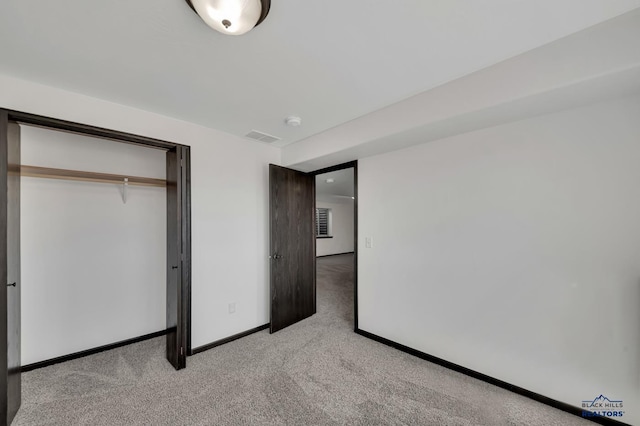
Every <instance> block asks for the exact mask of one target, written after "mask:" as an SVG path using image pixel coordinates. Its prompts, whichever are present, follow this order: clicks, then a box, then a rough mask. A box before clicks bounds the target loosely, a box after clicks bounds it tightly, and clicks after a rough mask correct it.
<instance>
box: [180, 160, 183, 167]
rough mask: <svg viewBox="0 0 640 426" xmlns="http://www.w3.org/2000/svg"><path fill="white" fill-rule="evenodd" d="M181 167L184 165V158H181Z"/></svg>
mask: <svg viewBox="0 0 640 426" xmlns="http://www.w3.org/2000/svg"><path fill="white" fill-rule="evenodd" d="M180 167H184V158H182V159H180Z"/></svg>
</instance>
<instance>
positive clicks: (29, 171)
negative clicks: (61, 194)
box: [20, 165, 167, 186]
mask: <svg viewBox="0 0 640 426" xmlns="http://www.w3.org/2000/svg"><path fill="white" fill-rule="evenodd" d="M20 174H21V175H22V176H29V177H39V178H46V179H66V180H79V181H84V182H100V183H117V184H122V183H123V182H124V181H125V178H126V179H128V181H127V183H128V184H129V185H143V186H167V182H166V181H165V180H164V179H155V178H147V177H140V176H127V175H113V174H109V173H95V172H83V171H79V170H66V169H52V168H49V167H36V166H25V165H22V166H20Z"/></svg>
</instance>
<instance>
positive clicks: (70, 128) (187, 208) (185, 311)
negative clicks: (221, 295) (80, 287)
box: [0, 108, 191, 369]
mask: <svg viewBox="0 0 640 426" xmlns="http://www.w3.org/2000/svg"><path fill="white" fill-rule="evenodd" d="M0 114H7V116H8V119H9V121H14V122H17V123H19V124H28V125H33V126H39V127H45V128H49V129H53V130H61V131H67V132H71V133H77V134H81V135H86V136H94V137H98V138H102V139H107V140H111V141H114V142H117V143H128V144H133V145H139V146H145V147H149V148H159V149H164V150H167V151H177V152H179V153H182V158H183V159H184V160H185V161H183V162H182V165H181V166H182V173H181V174H182V179H181V180H180V190H179V191H178V194H179V195H178V197H179V198H178V202H179V204H180V206H181V208H180V209H178V210H179V212H178V213H177V216H176V217H173V218H169V216H168V217H167V220H177V221H179V223H180V228H181V230H182V232H180V235H181V238H180V240H179V241H176V240H172V241H173V244H176V245H178V247H177V250H178V252H179V253H181V254H182V267H181V273H180V279H179V283H178V286H179V291H178V292H173V294H177V295H178V296H177V297H178V300H175V301H174V303H175V305H177V306H180V308H181V309H180V312H179V315H178V321H177V327H176V328H177V330H175V329H174V330H167V331H168V332H177V334H178V336H179V340H180V341H181V342H184V343H183V345H181V346H178V354H177V359H178V360H179V362H178V363H174V362H173V361H172V364H173V365H174V367H176V369H181V368H184V367H185V366H186V361H185V360H186V356H187V355H188V354H191V162H190V153H191V148H190V147H189V146H187V145H183V144H179V143H175V142H168V141H164V140H160V139H154V138H149V137H146V136H140V135H135V134H132V133H126V132H120V131H117V130H111V129H105V128H101V127H96V126H91V125H87V124H82V123H75V122H71V121H66V120H60V119H57V118H51V117H45V116H41V115H36V114H31V113H27V112H21V111H14V110H8V109H2V108H0ZM168 207H169V206H168V205H167V215H169V214H170V213H169V208H168ZM170 244H172V242H170V241H169V239H167V246H169V245H170ZM169 248H170V247H167V251H169ZM174 249H176V248H174ZM171 266H172V265H167V268H171ZM175 305H174V306H175ZM168 306H170V305H169V301H167V307H168ZM2 309H3V307H1V306H0V311H1V310H2ZM4 309H5V311H6V306H5V307H4ZM1 313H2V312H0V314H1ZM2 342H4V343H2ZM185 346H186V347H185ZM3 347H4V348H3ZM4 349H6V336H0V350H4Z"/></svg>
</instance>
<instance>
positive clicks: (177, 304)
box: [167, 147, 190, 370]
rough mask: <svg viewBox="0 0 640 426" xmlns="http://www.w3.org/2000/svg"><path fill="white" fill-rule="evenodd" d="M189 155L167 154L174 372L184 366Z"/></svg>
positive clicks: (169, 352)
mask: <svg viewBox="0 0 640 426" xmlns="http://www.w3.org/2000/svg"><path fill="white" fill-rule="evenodd" d="M188 153H189V152H188V150H187V149H185V148H183V147H176V148H174V149H172V150H170V151H167V330H168V334H167V359H168V360H169V362H170V363H171V365H173V366H174V368H175V369H176V370H179V369H181V368H185V367H186V365H187V362H186V359H187V303H188V299H187V298H188V289H187V286H186V283H187V282H188V280H189V277H188V274H189V271H190V268H189V267H188V262H189V253H190V250H189V247H188V246H187V245H188V241H189V238H188V234H189V230H188V229H187V225H186V224H185V222H189V221H188V220H186V221H184V220H183V217H185V215H187V216H188V215H189V207H190V206H189V205H188V198H189V197H187V196H186V195H187V194H186V193H185V191H187V190H188V188H187V182H186V180H187V173H186V171H187V166H188V160H189V158H188Z"/></svg>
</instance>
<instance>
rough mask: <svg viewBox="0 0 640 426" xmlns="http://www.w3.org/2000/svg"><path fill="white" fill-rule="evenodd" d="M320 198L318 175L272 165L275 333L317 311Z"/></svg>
mask: <svg viewBox="0 0 640 426" xmlns="http://www.w3.org/2000/svg"><path fill="white" fill-rule="evenodd" d="M315 198H316V197H315V178H314V176H313V175H310V174H307V173H302V172H299V171H296V170H292V169H287V168H285V167H280V166H275V165H273V164H271V165H269V213H270V233H271V242H270V244H271V247H270V250H271V256H270V259H271V262H270V263H271V285H270V289H271V324H270V331H271V333H274V332H276V331H278V330H281V329H283V328H285V327H287V326H289V325H291V324H294V323H296V322H298V321H301V320H303V319H305V318H307V317H310V316H311V315H313V314H315V313H316V269H315V256H316V238H315V216H314V215H315Z"/></svg>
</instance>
